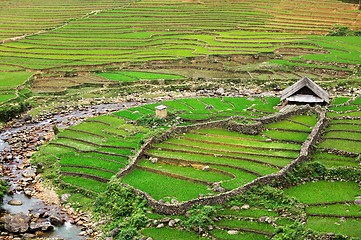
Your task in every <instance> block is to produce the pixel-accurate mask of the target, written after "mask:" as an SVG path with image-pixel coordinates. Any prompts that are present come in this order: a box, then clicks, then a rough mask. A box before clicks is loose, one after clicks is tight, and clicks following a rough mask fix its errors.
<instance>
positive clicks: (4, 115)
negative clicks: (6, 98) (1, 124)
mask: <svg viewBox="0 0 361 240" xmlns="http://www.w3.org/2000/svg"><path fill="white" fill-rule="evenodd" d="M29 108H30V104H29V103H23V102H21V103H19V104H15V105H5V106H2V107H1V108H0V121H9V120H10V119H12V118H14V117H16V116H18V115H20V114H21V113H23V112H25V111H26V110H28V109H29Z"/></svg>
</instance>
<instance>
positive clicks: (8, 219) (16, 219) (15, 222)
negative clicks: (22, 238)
mask: <svg viewBox="0 0 361 240" xmlns="http://www.w3.org/2000/svg"><path fill="white" fill-rule="evenodd" d="M29 222H30V217H29V216H28V215H26V214H24V213H17V214H8V215H6V216H5V224H4V228H5V229H6V230H7V231H8V232H11V233H25V232H26V231H27V230H28V229H29Z"/></svg>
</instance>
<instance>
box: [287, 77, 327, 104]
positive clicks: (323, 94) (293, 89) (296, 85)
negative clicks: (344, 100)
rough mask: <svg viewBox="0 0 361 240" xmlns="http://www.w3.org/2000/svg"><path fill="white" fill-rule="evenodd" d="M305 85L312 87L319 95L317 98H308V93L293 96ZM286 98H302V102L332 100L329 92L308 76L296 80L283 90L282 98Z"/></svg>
mask: <svg viewBox="0 0 361 240" xmlns="http://www.w3.org/2000/svg"><path fill="white" fill-rule="evenodd" d="M304 87H307V88H308V89H310V90H311V91H312V92H313V93H314V94H315V95H316V96H317V98H309V99H308V100H307V95H303V96H301V95H299V96H298V95H295V96H297V97H295V96H292V95H294V94H295V93H297V92H298V91H299V90H301V89H302V88H304ZM285 99H289V100H291V101H292V100H296V101H297V99H302V100H303V101H301V102H322V101H325V102H326V103H329V102H330V99H329V95H328V93H327V92H326V91H325V90H323V89H322V88H321V87H320V86H318V85H317V84H316V83H315V82H314V81H312V80H311V79H309V78H308V77H303V78H301V79H300V80H298V81H297V82H295V83H294V84H293V85H292V86H289V87H288V88H286V89H285V90H283V91H282V92H281V100H282V101H283V100H285Z"/></svg>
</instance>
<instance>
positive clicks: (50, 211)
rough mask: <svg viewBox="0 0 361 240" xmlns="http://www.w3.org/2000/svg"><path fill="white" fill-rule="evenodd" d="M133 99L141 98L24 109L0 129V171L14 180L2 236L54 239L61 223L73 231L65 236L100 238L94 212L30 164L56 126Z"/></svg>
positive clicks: (0, 221) (0, 224) (6, 200)
mask: <svg viewBox="0 0 361 240" xmlns="http://www.w3.org/2000/svg"><path fill="white" fill-rule="evenodd" d="M134 105H138V103H135V102H127V103H122V104H103V105H98V106H93V107H84V108H83V109H69V110H66V111H64V110H63V111H61V112H60V113H57V114H51V115H48V116H46V115H43V116H41V117H40V118H38V119H32V117H31V116H28V115H25V116H23V117H22V118H21V119H18V120H17V121H15V122H13V123H11V127H8V128H7V129H5V131H3V132H2V133H0V139H1V140H2V144H0V145H1V146H2V148H0V173H1V175H2V176H3V177H2V178H3V179H5V180H7V181H8V182H9V184H10V189H9V192H8V195H7V196H6V197H5V198H4V206H3V207H4V209H5V210H7V211H5V212H2V213H1V217H0V239H19V238H24V237H25V238H36V237H45V238H52V239H54V236H55V238H57V237H58V236H57V235H56V234H54V232H56V231H57V230H58V229H61V228H66V229H67V232H69V231H68V230H69V229H70V228H72V231H73V235H72V236H70V237H68V238H64V239H85V238H86V239H97V238H99V235H100V233H99V232H98V230H97V229H98V225H99V224H100V223H94V222H92V216H91V214H90V213H88V212H82V211H80V210H75V209H74V208H72V206H71V205H70V204H69V203H66V200H67V198H68V197H69V196H70V194H64V195H62V196H61V197H59V196H58V195H57V194H56V192H55V190H54V189H53V188H51V187H50V186H47V184H44V182H43V179H42V178H41V176H40V175H39V173H40V172H41V170H42V166H32V165H31V163H30V158H31V156H32V154H33V153H34V152H36V151H37V150H38V148H39V147H40V146H41V145H43V144H45V143H46V142H47V141H49V140H51V139H52V138H53V136H54V131H53V126H60V127H69V126H71V125H74V124H77V123H78V122H80V121H82V120H83V119H85V118H88V117H92V116H96V115H99V114H105V113H108V112H111V111H114V110H120V109H123V108H127V107H130V106H134ZM17 209H20V210H21V211H20V210H17ZM75 226H76V227H75ZM59 238H61V239H63V238H62V236H59Z"/></svg>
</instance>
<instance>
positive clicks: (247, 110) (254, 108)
mask: <svg viewBox="0 0 361 240" xmlns="http://www.w3.org/2000/svg"><path fill="white" fill-rule="evenodd" d="M278 103H279V98H275V97H266V98H263V99H255V98H245V97H240V98H233V97H224V98H197V99H193V98H190V99H178V100H171V101H165V102H162V103H161V104H163V105H165V106H167V107H168V109H167V111H168V112H169V113H170V114H174V115H176V116H177V117H180V118H182V119H183V120H184V121H186V122H197V121H205V120H210V119H212V120H216V119H224V118H227V117H231V116H242V117H244V118H245V119H249V120H248V121H252V120H251V119H252V118H257V117H262V116H265V115H268V114H271V113H274V112H276V110H275V109H274V107H275V106H276V105H277V104H278ZM157 105H159V104H158V103H157V104H147V105H144V106H141V107H136V108H132V109H128V110H125V111H121V112H118V113H115V114H116V115H117V116H119V117H123V118H125V119H129V120H138V119H140V118H141V117H144V116H146V115H147V114H153V113H154V107H155V106H157Z"/></svg>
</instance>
